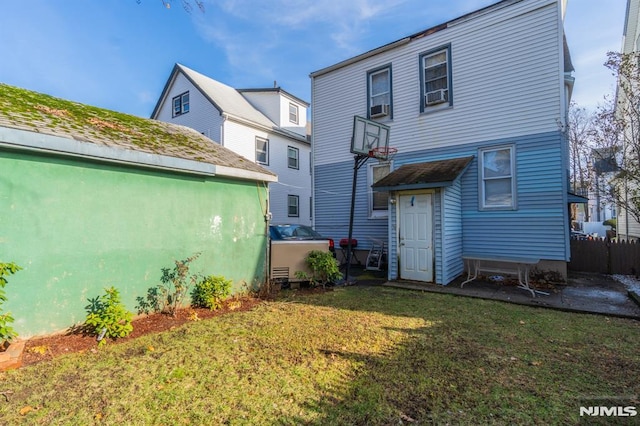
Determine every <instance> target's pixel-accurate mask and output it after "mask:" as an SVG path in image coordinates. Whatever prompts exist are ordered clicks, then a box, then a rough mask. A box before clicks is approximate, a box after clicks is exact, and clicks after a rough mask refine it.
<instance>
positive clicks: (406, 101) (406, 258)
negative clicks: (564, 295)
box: [311, 0, 576, 284]
mask: <svg viewBox="0 0 640 426" xmlns="http://www.w3.org/2000/svg"><path fill="white" fill-rule="evenodd" d="M425 7H427V8H428V7H429V6H428V4H427V3H425ZM564 12H565V2H564V1H562V0H504V1H500V2H497V3H495V4H492V5H490V6H488V7H485V8H483V9H480V10H477V11H475V12H472V13H469V14H467V15H464V16H462V17H459V18H456V19H453V20H451V21H449V22H446V23H443V24H441V25H437V26H435V27H432V28H428V29H426V30H424V31H421V32H419V33H416V34H413V35H410V36H407V37H405V38H403V39H400V40H397V41H394V42H391V43H389V44H385V45H384V46H381V47H379V48H376V49H373V50H371V51H369V52H366V53H363V54H361V55H359V56H356V57H353V58H350V59H347V60H345V61H343V62H340V63H338V64H335V65H332V66H329V67H326V68H324V69H321V70H319V71H316V72H313V73H311V79H312V93H313V99H312V107H311V111H312V121H313V124H314V131H313V136H312V146H313V164H314V191H315V195H314V202H315V214H314V221H315V227H316V229H317V230H318V231H319V232H320V233H322V234H323V235H326V236H327V237H331V238H334V239H340V238H344V237H346V236H347V232H348V225H349V208H348V206H349V204H350V197H351V182H352V181H351V176H352V174H353V172H352V170H353V168H354V156H353V154H351V153H350V138H351V134H352V126H353V122H354V116H361V117H364V118H368V119H374V120H377V121H379V122H381V123H384V124H386V125H387V126H389V127H390V142H389V145H390V146H392V147H394V148H397V149H398V153H397V155H396V156H395V158H394V159H393V160H392V161H391V162H388V163H378V162H377V161H374V160H372V159H370V160H369V161H368V162H367V163H366V164H365V165H364V166H363V167H362V168H361V170H362V173H360V174H359V175H358V181H357V186H356V188H357V189H356V194H357V195H356V202H355V217H354V227H353V229H354V231H353V237H354V238H355V239H357V240H358V248H359V249H360V248H365V249H366V248H367V247H368V246H370V245H371V241H372V240H371V239H372V238H375V239H379V240H382V241H384V242H385V243H386V246H387V250H388V261H389V270H388V278H389V279H398V278H404V279H412V280H417V281H425V282H436V283H440V284H447V283H449V282H451V281H452V280H453V279H455V278H456V277H458V276H459V275H460V274H461V273H462V272H463V267H464V265H463V258H462V257H463V255H465V254H475V255H478V254H482V255H485V256H490V257H494V258H497V257H500V256H509V257H523V258H525V257H526V258H534V259H540V260H541V262H540V264H539V265H538V268H540V269H541V270H544V271H551V272H552V273H554V274H555V273H557V274H561V275H562V276H565V275H566V263H567V261H569V258H570V245H569V230H570V223H569V214H568V213H569V208H568V204H569V203H570V202H573V201H576V200H574V199H572V197H571V196H570V195H569V194H568V186H569V185H568V176H569V173H568V164H569V162H568V142H567V138H566V135H565V134H564V133H563V131H562V130H561V129H562V128H564V125H565V123H566V115H567V110H568V105H569V100H570V96H571V90H572V87H573V77H572V76H571V72H572V71H573V67H572V65H571V59H570V55H569V51H568V48H567V45H566V41H565V37H564V29H563V19H564ZM387 174H388V175H387ZM385 175H387V176H385ZM372 185H373V190H372ZM376 191H377V192H376ZM380 191H386V193H385V192H380ZM375 194H378V195H377V196H376V195H375ZM380 194H382V195H384V196H383V197H380Z"/></svg>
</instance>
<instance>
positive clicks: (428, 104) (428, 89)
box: [420, 46, 453, 112]
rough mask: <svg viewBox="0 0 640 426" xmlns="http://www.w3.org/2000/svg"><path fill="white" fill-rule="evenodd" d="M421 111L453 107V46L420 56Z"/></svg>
mask: <svg viewBox="0 0 640 426" xmlns="http://www.w3.org/2000/svg"><path fill="white" fill-rule="evenodd" d="M420 83H421V87H422V93H421V94H420V98H421V101H420V111H421V112H424V111H427V110H429V109H435V108H438V107H442V106H451V105H453V97H452V94H451V46H446V47H443V48H440V49H437V50H433V51H430V52H427V53H423V54H422V55H420Z"/></svg>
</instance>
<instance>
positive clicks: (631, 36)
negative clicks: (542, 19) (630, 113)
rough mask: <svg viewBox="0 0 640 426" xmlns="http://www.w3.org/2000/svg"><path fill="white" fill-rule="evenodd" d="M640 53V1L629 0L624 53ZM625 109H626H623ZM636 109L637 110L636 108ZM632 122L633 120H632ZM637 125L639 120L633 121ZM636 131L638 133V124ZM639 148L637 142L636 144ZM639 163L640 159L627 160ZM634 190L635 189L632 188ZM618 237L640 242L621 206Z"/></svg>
mask: <svg viewBox="0 0 640 426" xmlns="http://www.w3.org/2000/svg"><path fill="white" fill-rule="evenodd" d="M638 52H640V0H627V14H626V16H625V25H624V33H623V38H622V53H623V54H628V53H638ZM621 95H623V94H621V93H620V92H618V98H619V101H620V97H621ZM623 109H624V108H623ZM634 109H635V108H634ZM630 121H631V120H630ZM633 121H635V122H636V123H637V118H636V119H635V120H633ZM634 126H635V127H636V128H635V129H634V131H637V130H638V129H637V126H638V125H637V124H634ZM635 144H636V146H637V142H635ZM627 161H638V158H637V157H636V158H635V159H633V156H632V159H631V160H627ZM631 189H633V188H631ZM623 192H624V193H625V194H626V196H629V194H630V193H631V192H632V191H630V190H629V189H627V190H626V191H623ZM617 232H618V237H620V238H622V239H625V240H626V239H630V240H638V239H640V223H638V221H636V220H635V219H634V217H633V215H631V214H630V213H629V212H627V211H626V210H625V209H624V208H623V206H620V208H619V211H618V226H617Z"/></svg>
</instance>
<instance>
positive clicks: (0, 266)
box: [0, 262, 22, 343]
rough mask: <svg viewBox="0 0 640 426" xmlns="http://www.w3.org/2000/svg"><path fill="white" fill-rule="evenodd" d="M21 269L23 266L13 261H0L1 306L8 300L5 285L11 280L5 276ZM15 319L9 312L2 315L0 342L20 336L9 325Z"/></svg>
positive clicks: (0, 319)
mask: <svg viewBox="0 0 640 426" xmlns="http://www.w3.org/2000/svg"><path fill="white" fill-rule="evenodd" d="M21 269H22V268H21V267H19V266H18V265H16V264H15V263H13V262H11V263H0V306H1V305H2V304H3V303H4V302H6V301H7V293H5V291H4V287H5V286H6V285H7V283H8V282H9V281H7V279H6V278H5V277H7V276H9V275H13V274H15V273H16V272H18V271H19V270H21ZM0 312H2V308H0ZM13 321H14V320H13V317H12V316H11V313H9V312H7V313H6V314H1V315H0V343H3V342H5V341H6V342H10V341H12V340H13V339H14V338H16V337H18V333H16V332H15V331H14V330H13V328H12V327H11V326H10V325H9V324H11V323H12V322H13Z"/></svg>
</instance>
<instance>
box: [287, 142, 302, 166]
mask: <svg viewBox="0 0 640 426" xmlns="http://www.w3.org/2000/svg"><path fill="white" fill-rule="evenodd" d="M298 154H299V150H298V148H294V147H292V146H289V147H287V166H289V168H290V169H299V168H300V163H299V161H298Z"/></svg>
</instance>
